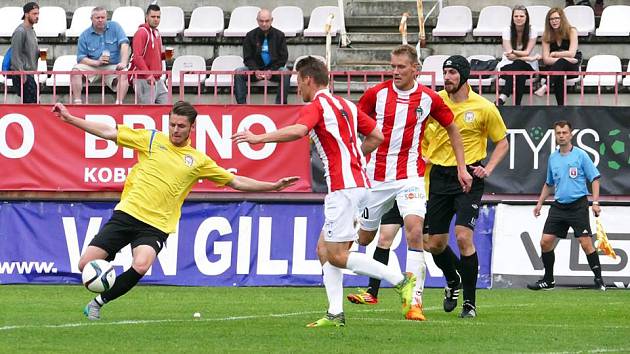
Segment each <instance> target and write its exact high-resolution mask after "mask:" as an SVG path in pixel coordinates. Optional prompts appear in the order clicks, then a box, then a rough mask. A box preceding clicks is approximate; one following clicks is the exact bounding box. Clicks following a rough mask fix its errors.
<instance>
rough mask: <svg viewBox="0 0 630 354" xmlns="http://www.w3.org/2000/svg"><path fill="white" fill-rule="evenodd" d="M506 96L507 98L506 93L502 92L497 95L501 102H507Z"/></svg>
mask: <svg viewBox="0 0 630 354" xmlns="http://www.w3.org/2000/svg"><path fill="white" fill-rule="evenodd" d="M507 98H508V97H507V95H506V94H504V93H502V94H500V95H499V99H500V100H501V101H503V102H507Z"/></svg>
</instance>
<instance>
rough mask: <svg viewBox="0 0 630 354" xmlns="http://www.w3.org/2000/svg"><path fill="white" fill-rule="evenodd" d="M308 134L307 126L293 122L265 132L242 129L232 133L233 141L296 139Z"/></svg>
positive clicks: (252, 142) (263, 141)
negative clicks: (255, 132) (256, 132)
mask: <svg viewBox="0 0 630 354" xmlns="http://www.w3.org/2000/svg"><path fill="white" fill-rule="evenodd" d="M306 134H308V128H307V127H306V126H305V125H302V124H293V125H289V126H287V127H284V128H281V129H278V130H276V131H273V132H269V133H265V134H254V133H252V132H251V131H249V130H243V131H240V132H237V133H236V134H234V135H232V140H234V142H235V143H237V144H240V143H250V144H261V143H273V142H286V141H293V140H298V139H300V138H301V137H303V136H306Z"/></svg>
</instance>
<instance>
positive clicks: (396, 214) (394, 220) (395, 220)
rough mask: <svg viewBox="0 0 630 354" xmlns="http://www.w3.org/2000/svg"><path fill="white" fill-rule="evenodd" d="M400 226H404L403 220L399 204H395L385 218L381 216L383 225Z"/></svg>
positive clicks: (384, 215)
mask: <svg viewBox="0 0 630 354" xmlns="http://www.w3.org/2000/svg"><path fill="white" fill-rule="evenodd" d="M396 224H398V225H400V226H403V224H404V222H403V218H402V216H400V210H398V203H396V202H394V206H392V208H391V209H389V211H388V212H387V213H385V214H383V216H381V225H396Z"/></svg>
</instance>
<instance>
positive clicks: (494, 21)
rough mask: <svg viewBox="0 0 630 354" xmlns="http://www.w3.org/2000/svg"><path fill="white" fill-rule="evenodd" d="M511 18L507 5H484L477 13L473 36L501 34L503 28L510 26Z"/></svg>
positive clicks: (510, 11)
mask: <svg viewBox="0 0 630 354" xmlns="http://www.w3.org/2000/svg"><path fill="white" fill-rule="evenodd" d="M511 18H512V10H511V9H510V8H509V7H507V6H486V7H484V8H483V9H481V12H480V13H479V21H478V22H477V28H475V29H474V30H473V36H477V37H483V36H501V34H503V30H505V29H506V28H507V27H509V26H510V22H511Z"/></svg>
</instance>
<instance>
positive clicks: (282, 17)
mask: <svg viewBox="0 0 630 354" xmlns="http://www.w3.org/2000/svg"><path fill="white" fill-rule="evenodd" d="M271 16H272V17H273V27H275V28H277V29H279V30H280V31H282V32H284V35H285V36H286V37H295V36H297V35H298V34H300V33H302V32H304V12H302V8H300V7H297V6H278V7H276V8H275V9H273V11H272V12H271Z"/></svg>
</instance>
